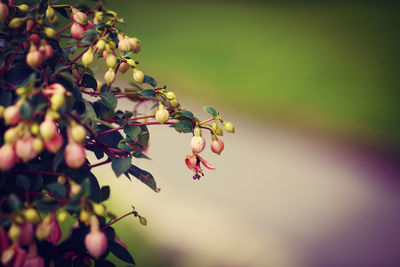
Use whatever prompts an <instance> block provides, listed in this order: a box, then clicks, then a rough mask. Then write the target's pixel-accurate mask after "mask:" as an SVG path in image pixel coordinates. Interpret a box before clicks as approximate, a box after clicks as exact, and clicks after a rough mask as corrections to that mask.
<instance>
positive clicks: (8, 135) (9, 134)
mask: <svg viewBox="0 0 400 267" xmlns="http://www.w3.org/2000/svg"><path fill="white" fill-rule="evenodd" d="M18 132H19V131H18V128H17V127H15V128H9V129H8V130H7V131H6V132H5V133H4V142H5V143H7V144H12V143H14V142H15V141H17V138H18Z"/></svg>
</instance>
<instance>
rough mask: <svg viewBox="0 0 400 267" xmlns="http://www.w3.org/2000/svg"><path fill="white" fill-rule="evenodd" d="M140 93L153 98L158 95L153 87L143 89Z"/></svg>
mask: <svg viewBox="0 0 400 267" xmlns="http://www.w3.org/2000/svg"><path fill="white" fill-rule="evenodd" d="M140 94H141V95H142V96H144V97H146V98H150V99H153V98H155V97H156V91H154V90H153V89H146V90H143V91H142V92H140Z"/></svg>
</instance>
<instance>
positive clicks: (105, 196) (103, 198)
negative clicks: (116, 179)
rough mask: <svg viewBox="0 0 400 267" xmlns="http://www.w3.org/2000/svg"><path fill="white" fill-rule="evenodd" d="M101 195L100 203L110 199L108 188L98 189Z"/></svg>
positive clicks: (106, 186)
mask: <svg viewBox="0 0 400 267" xmlns="http://www.w3.org/2000/svg"><path fill="white" fill-rule="evenodd" d="M100 193H101V202H103V201H106V200H107V199H108V198H109V197H110V186H108V185H105V186H102V187H101V189H100Z"/></svg>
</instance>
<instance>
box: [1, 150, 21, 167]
mask: <svg viewBox="0 0 400 267" xmlns="http://www.w3.org/2000/svg"><path fill="white" fill-rule="evenodd" d="M16 162H17V154H16V153H15V151H14V148H13V145H12V144H4V145H3V146H2V147H1V148H0V170H2V171H7V170H9V169H11V168H12V167H13V166H14V165H15V163H16Z"/></svg>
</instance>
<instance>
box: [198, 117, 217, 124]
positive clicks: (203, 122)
mask: <svg viewBox="0 0 400 267" xmlns="http://www.w3.org/2000/svg"><path fill="white" fill-rule="evenodd" d="M214 119H215V118H211V119H208V120H205V121H202V122H200V123H199V125H202V124H205V123H207V122H210V121H212V120H214Z"/></svg>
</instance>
